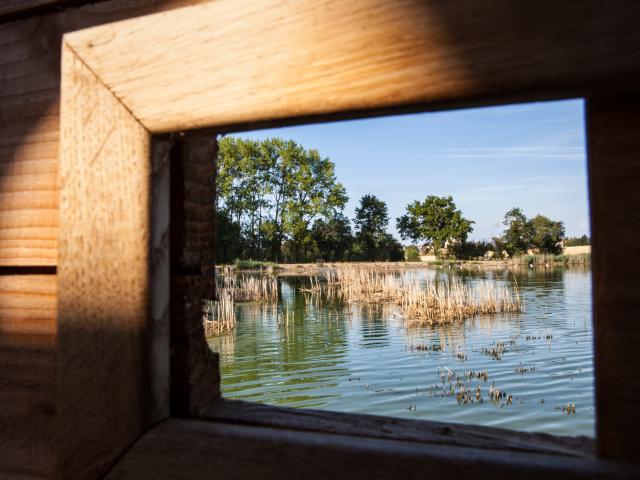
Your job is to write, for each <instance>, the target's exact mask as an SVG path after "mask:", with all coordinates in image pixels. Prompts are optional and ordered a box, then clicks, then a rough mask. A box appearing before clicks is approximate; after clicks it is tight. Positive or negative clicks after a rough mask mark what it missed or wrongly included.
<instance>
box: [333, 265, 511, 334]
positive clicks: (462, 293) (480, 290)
mask: <svg viewBox="0 0 640 480" xmlns="http://www.w3.org/2000/svg"><path fill="white" fill-rule="evenodd" d="M325 282H326V284H327V292H331V291H333V292H334V293H333V295H336V296H338V297H340V299H342V300H344V301H346V302H354V303H392V304H395V305H397V307H398V309H399V313H398V316H400V317H401V318H403V319H404V320H405V321H406V322H407V324H408V325H424V324H430V325H432V324H434V323H448V322H453V321H459V320H464V319H466V318H470V317H474V316H476V315H481V314H496V313H514V312H520V311H522V309H523V302H522V300H521V298H520V295H519V292H518V289H517V287H509V286H507V285H505V284H501V283H498V282H496V281H491V280H478V281H475V282H473V283H470V284H465V283H463V282H462V280H460V279H459V278H456V277H454V278H453V279H451V280H442V281H434V280H426V281H425V280H420V279H419V278H418V277H416V276H406V275H404V276H400V275H397V274H395V275H394V274H393V273H388V272H385V271H375V270H370V269H359V268H352V267H350V268H336V269H333V270H327V271H326V273H325Z"/></svg>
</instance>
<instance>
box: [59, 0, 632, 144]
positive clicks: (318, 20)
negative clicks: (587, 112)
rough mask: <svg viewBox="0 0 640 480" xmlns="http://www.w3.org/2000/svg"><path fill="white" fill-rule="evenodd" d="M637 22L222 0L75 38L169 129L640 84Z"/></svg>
mask: <svg viewBox="0 0 640 480" xmlns="http://www.w3.org/2000/svg"><path fill="white" fill-rule="evenodd" d="M496 26H499V28H497V27H496ZM639 27H640V4H639V3H638V2H608V3H603V2H601V1H599V0H586V1H584V2H582V3H581V5H580V8H576V6H575V5H574V4H573V3H572V2H553V1H540V0H526V1H519V2H513V1H511V0H497V1H492V2H478V1H476V0H458V1H449V0H432V1H423V0H399V1H389V0H355V1H350V2H342V1H340V0H326V1H322V2H318V1H313V0H306V1H305V0H303V1H296V2H288V1H283V0H267V1H264V2H259V3H256V2H253V1H252V0H241V1H236V0H221V1H217V2H213V3H210V4H203V5H198V6H194V7H189V8H184V9H178V10H175V11H172V12H166V13H162V14H157V15H152V16H147V17H143V18H137V19H131V20H127V21H124V22H119V23H114V24H110V25H104V26H102V27H96V28H92V29H88V30H85V31H80V32H74V33H72V34H69V36H68V39H67V41H68V42H69V44H70V46H71V48H73V50H74V51H75V52H76V53H77V54H78V55H79V56H80V57H81V58H83V59H84V61H85V62H87V64H88V65H89V66H90V67H91V69H92V70H93V71H94V72H96V74H97V75H98V76H99V77H100V78H101V79H102V81H103V82H104V83H105V84H106V85H107V86H108V87H109V88H110V89H111V91H113V92H114V94H115V95H116V96H117V97H118V98H119V99H120V100H121V101H122V102H123V103H124V104H125V105H126V106H127V108H129V109H130V110H131V111H132V112H133V113H134V115H135V116H136V118H137V119H138V120H139V121H140V122H141V123H142V124H143V125H145V126H146V127H147V128H148V129H149V130H151V131H153V132H164V131H172V130H173V131H175V130H179V129H189V128H200V127H209V126H217V127H219V126H225V125H235V124H243V123H246V122H256V121H270V120H274V119H286V118H292V117H307V116H316V115H328V114H335V113H339V112H342V113H344V112H352V113H353V112H358V111H369V110H374V111H380V110H381V109H385V108H399V107H409V106H413V107H415V106H416V105H420V106H422V107H423V108H427V107H428V108H439V109H440V108H444V107H452V106H453V107H460V106H465V105H472V104H478V103H482V102H487V101H488V100H490V99H493V101H494V102H495V101H497V99H499V101H502V102H506V101H513V100H535V99H543V98H558V97H566V96H580V95H583V94H586V93H589V92H591V93H594V92H597V91H601V90H612V89H617V88H624V87H633V86H635V85H637V83H638V82H639V81H640V28H639ZM247 32H251V34H250V35H249V34H247ZM114 52H117V54H115V53H114Z"/></svg>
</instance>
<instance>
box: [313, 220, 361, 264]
mask: <svg viewBox="0 0 640 480" xmlns="http://www.w3.org/2000/svg"><path fill="white" fill-rule="evenodd" d="M311 236H312V238H313V240H314V242H315V245H316V247H317V256H318V258H322V259H323V260H326V261H331V262H335V261H342V260H348V255H349V251H350V249H351V244H352V243H353V234H352V232H351V222H349V219H348V218H347V217H345V216H344V215H342V214H341V213H338V214H336V215H335V216H334V217H332V218H330V219H329V220H324V219H322V218H320V219H318V220H316V221H315V222H314V223H313V227H312V228H311Z"/></svg>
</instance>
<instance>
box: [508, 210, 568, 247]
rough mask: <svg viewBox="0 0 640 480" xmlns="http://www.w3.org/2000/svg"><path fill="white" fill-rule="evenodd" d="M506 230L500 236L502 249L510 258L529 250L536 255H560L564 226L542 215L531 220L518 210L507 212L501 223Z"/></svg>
mask: <svg viewBox="0 0 640 480" xmlns="http://www.w3.org/2000/svg"><path fill="white" fill-rule="evenodd" d="M502 223H503V224H504V225H505V226H506V227H507V228H506V230H505V231H504V233H503V234H502V242H503V244H504V249H505V250H506V251H507V252H508V253H509V255H510V256H516V255H521V254H523V253H526V252H527V251H528V250H529V249H532V250H535V251H536V252H538V253H551V254H559V253H562V243H561V242H562V239H563V238H564V224H563V223H562V222H558V221H554V220H551V219H550V218H548V217H545V216H544V215H536V216H535V217H533V218H532V219H527V217H526V216H525V215H524V213H522V210H520V209H519V208H512V209H511V210H509V211H508V212H507V213H506V214H505V216H504V221H503V222H502Z"/></svg>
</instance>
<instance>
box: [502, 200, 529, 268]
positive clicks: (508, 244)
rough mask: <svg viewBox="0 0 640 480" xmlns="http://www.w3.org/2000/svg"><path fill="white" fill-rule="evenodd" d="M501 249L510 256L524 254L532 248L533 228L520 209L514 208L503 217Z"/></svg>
mask: <svg viewBox="0 0 640 480" xmlns="http://www.w3.org/2000/svg"><path fill="white" fill-rule="evenodd" d="M502 224H503V225H504V226H505V227H507V228H506V229H505V231H504V233H503V234H502V242H503V247H504V249H505V250H506V251H507V253H508V254H509V255H511V256H513V255H520V254H522V253H526V252H527V250H528V249H529V248H531V246H532V238H533V227H532V225H531V223H530V222H529V220H528V219H527V217H526V216H525V214H524V213H523V212H522V210H521V209H519V208H517V207H515V208H512V209H511V210H509V211H508V212H507V213H505V215H504V220H503V221H502Z"/></svg>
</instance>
